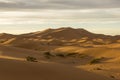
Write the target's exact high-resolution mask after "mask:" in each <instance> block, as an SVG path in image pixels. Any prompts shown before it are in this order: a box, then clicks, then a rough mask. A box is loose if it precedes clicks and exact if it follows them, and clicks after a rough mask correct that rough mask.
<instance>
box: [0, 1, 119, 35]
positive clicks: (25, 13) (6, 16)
mask: <svg viewBox="0 0 120 80" xmlns="http://www.w3.org/2000/svg"><path fill="white" fill-rule="evenodd" d="M119 4H120V0H104V1H102V0H34V1H33V0H0V33H3V32H4V33H11V34H21V33H28V32H34V31H40V30H43V29H47V28H50V27H51V28H58V27H74V28H85V29H87V30H89V31H91V32H95V33H102V34H107V35H120V5H119Z"/></svg>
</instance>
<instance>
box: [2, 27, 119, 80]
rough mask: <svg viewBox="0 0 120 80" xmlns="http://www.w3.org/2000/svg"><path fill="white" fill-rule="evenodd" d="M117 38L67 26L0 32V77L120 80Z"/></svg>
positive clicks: (4, 79)
mask: <svg viewBox="0 0 120 80" xmlns="http://www.w3.org/2000/svg"><path fill="white" fill-rule="evenodd" d="M119 40H120V36H119V35H118V36H109V35H103V34H94V33H91V32H89V31H87V30H85V29H73V28H69V27H68V28H59V29H47V30H44V31H38V32H33V33H28V34H21V35H11V34H5V33H4V34H0V65H1V66H0V80H80V79H81V80H120V77H119V76H120V54H119V53H120V43H119ZM45 52H50V54H47V57H46V55H45ZM27 56H32V57H35V58H36V59H37V61H38V62H36V63H33V62H28V61H26V57H27ZM95 59H99V60H100V61H99V63H95V64H90V62H91V61H92V60H95Z"/></svg>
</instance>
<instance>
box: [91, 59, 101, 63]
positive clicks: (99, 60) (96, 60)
mask: <svg viewBox="0 0 120 80" xmlns="http://www.w3.org/2000/svg"><path fill="white" fill-rule="evenodd" d="M100 62H101V58H95V59H93V60H91V61H90V64H97V63H100Z"/></svg>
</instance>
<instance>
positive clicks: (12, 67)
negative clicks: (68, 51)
mask: <svg viewBox="0 0 120 80" xmlns="http://www.w3.org/2000/svg"><path fill="white" fill-rule="evenodd" d="M0 65H1V66H0V79H1V80H33V79H34V80H80V79H82V80H93V79H94V80H101V79H104V80H112V79H110V78H106V77H103V76H100V75H97V74H93V73H90V72H86V71H83V70H77V69H75V68H73V67H68V66H65V65H60V64H55V63H47V64H45V63H30V62H23V61H15V60H6V59H0Z"/></svg>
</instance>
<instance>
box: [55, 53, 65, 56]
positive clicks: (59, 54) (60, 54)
mask: <svg viewBox="0 0 120 80" xmlns="http://www.w3.org/2000/svg"><path fill="white" fill-rule="evenodd" d="M56 56H58V57H65V55H64V54H62V53H58V54H56Z"/></svg>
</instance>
